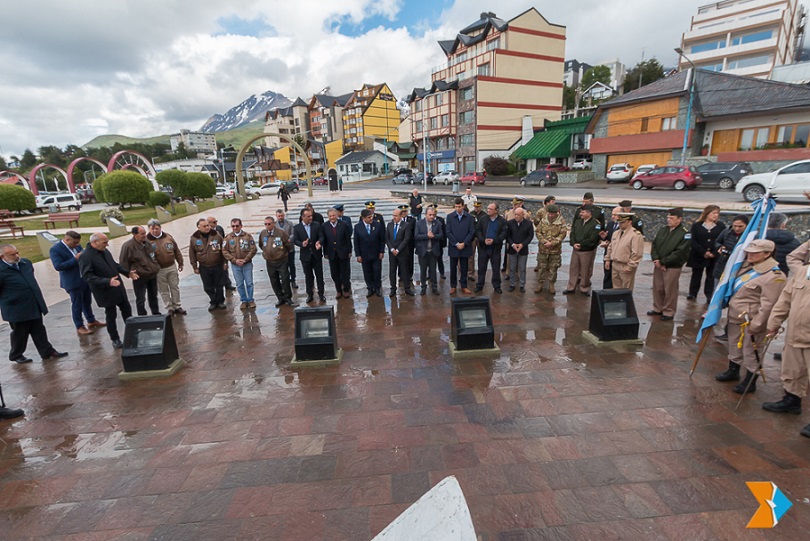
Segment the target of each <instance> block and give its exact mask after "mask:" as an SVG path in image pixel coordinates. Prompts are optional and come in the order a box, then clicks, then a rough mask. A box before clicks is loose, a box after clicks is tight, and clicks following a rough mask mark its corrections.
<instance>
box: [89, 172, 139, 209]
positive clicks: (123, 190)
mask: <svg viewBox="0 0 810 541" xmlns="http://www.w3.org/2000/svg"><path fill="white" fill-rule="evenodd" d="M99 179H101V181H102V191H103V195H104V202H106V203H112V204H116V205H126V204H127V203H129V204H130V205H131V204H133V203H139V204H144V203H146V201H147V200H148V199H149V192H151V191H152V183H151V182H149V180H147V179H146V178H145V177H144V176H143V175H141V174H140V173H136V172H135V171H113V172H111V173H105V174H103V175H101V176H100V177H99V178H98V179H96V182H98V180H99ZM93 188H94V189H95V183H93Z"/></svg>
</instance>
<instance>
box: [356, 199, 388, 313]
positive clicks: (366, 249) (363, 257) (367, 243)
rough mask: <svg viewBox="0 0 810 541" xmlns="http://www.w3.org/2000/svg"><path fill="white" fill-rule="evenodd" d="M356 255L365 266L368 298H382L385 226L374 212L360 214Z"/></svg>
mask: <svg viewBox="0 0 810 541" xmlns="http://www.w3.org/2000/svg"><path fill="white" fill-rule="evenodd" d="M354 254H355V256H357V262H358V263H360V264H361V265H362V266H363V278H364V279H365V281H366V288H368V293H367V294H366V297H371V296H372V295H377V296H378V297H382V260H383V257H385V226H384V225H382V224H380V223H379V222H378V221H377V220H376V219H375V214H374V211H373V210H371V209H369V208H365V209H363V210H362V212H360V223H358V224H357V225H355V226H354Z"/></svg>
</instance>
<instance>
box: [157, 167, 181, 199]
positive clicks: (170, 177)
mask: <svg viewBox="0 0 810 541" xmlns="http://www.w3.org/2000/svg"><path fill="white" fill-rule="evenodd" d="M155 180H156V181H157V183H158V184H160V185H161V186H168V187H170V188H172V189H173V190H174V192H175V194H177V192H178V190H181V189H182V188H183V186H185V184H186V173H185V172H183V171H180V170H179V169H167V170H165V171H161V172H160V173H158V174H157V175H155Z"/></svg>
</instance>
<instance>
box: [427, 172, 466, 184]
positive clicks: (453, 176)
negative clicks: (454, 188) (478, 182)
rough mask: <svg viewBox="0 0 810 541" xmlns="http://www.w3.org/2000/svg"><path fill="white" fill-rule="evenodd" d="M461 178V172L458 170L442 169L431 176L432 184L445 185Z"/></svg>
mask: <svg viewBox="0 0 810 541" xmlns="http://www.w3.org/2000/svg"><path fill="white" fill-rule="evenodd" d="M459 178H461V174H460V173H459V172H458V171H452V170H451V171H442V172H441V173H439V174H438V175H436V176H435V177H433V183H434V184H444V185H445V186H447V185H448V184H452V183H453V182H458V179H459Z"/></svg>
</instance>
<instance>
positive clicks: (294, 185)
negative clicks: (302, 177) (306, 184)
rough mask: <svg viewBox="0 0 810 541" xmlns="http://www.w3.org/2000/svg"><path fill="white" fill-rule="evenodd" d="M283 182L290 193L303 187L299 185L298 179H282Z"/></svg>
mask: <svg viewBox="0 0 810 541" xmlns="http://www.w3.org/2000/svg"><path fill="white" fill-rule="evenodd" d="M281 183H282V184H284V186H285V187H286V188H287V191H288V192H289V193H295V192H297V191H298V190H300V189H301V187H300V186H299V185H298V181H297V180H285V181H282V182H281Z"/></svg>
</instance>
